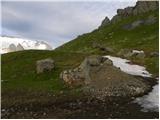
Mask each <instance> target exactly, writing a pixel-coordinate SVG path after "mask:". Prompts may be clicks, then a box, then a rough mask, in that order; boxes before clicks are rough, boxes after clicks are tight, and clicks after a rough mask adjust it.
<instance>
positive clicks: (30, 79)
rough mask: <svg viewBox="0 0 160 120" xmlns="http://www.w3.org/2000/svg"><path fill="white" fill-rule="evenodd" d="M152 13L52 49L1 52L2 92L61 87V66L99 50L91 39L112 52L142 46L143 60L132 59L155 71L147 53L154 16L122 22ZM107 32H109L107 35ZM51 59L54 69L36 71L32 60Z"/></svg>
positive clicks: (154, 42)
mask: <svg viewBox="0 0 160 120" xmlns="http://www.w3.org/2000/svg"><path fill="white" fill-rule="evenodd" d="M149 15H154V16H156V17H157V19H158V11H157V12H155V11H153V12H149V13H145V14H143V15H141V16H131V17H128V18H126V19H124V20H122V21H120V22H118V23H116V24H111V25H109V26H106V27H100V28H99V29H96V30H94V31H93V32H91V33H87V34H84V35H81V36H79V37H77V38H76V39H74V40H72V41H70V42H68V43H66V44H64V45H63V46H61V47H59V48H57V49H56V50H54V51H38V50H37V51H36V50H28V51H20V52H15V53H9V54H4V55H2V66H1V67H2V70H1V71H2V80H7V81H6V82H2V92H5V91H10V90H12V91H13V90H15V91H16V90H19V89H24V90H25V89H29V90H31V91H32V90H33V91H39V90H40V91H61V90H67V89H68V87H67V86H65V84H64V83H63V82H62V81H61V80H60V79H59V75H60V73H61V72H62V71H63V70H65V69H70V68H74V67H76V66H78V65H79V64H80V63H81V62H82V60H83V59H84V58H85V57H86V56H88V55H90V54H102V52H101V51H99V50H98V49H96V48H93V47H92V44H93V43H99V44H102V45H104V46H109V47H112V48H113V49H114V51H115V53H114V54H113V55H116V53H117V52H118V51H119V50H120V49H122V48H129V49H137V50H144V51H145V53H146V54H147V56H146V58H145V59H143V60H138V59H136V60H135V59H133V61H134V62H136V63H138V64H142V65H144V66H146V67H147V70H149V72H151V73H152V74H154V75H158V73H159V72H158V58H157V57H149V53H150V52H153V51H158V47H159V46H158V42H159V41H158V38H159V36H158V29H159V27H158V26H159V25H158V20H157V22H156V23H154V24H152V25H142V26H139V27H137V28H135V29H133V30H124V29H123V28H122V26H124V25H126V24H128V23H132V22H133V21H135V20H139V19H144V18H146V17H148V16H149ZM110 33H113V34H112V35H110ZM48 57H49V58H53V59H54V60H55V66H56V67H55V69H54V70H52V71H50V72H45V73H42V74H39V75H38V74H36V66H35V65H36V61H37V60H40V59H45V58H48Z"/></svg>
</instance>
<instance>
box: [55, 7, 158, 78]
mask: <svg viewBox="0 0 160 120" xmlns="http://www.w3.org/2000/svg"><path fill="white" fill-rule="evenodd" d="M150 15H153V16H155V17H156V18H157V19H158V18H159V17H158V10H157V11H153V12H148V13H145V14H142V15H141V16H131V17H128V18H126V19H124V20H122V21H120V22H118V23H116V24H114V25H110V26H106V27H102V28H100V29H97V30H95V31H93V32H92V33H88V34H84V35H81V36H79V37H78V38H76V39H75V40H73V41H70V42H68V43H66V44H64V45H63V46H61V47H59V48H57V49H56V50H57V51H77V52H85V53H88V52H89V53H98V54H100V51H98V50H97V49H96V48H93V47H92V44H93V43H99V44H102V45H104V46H109V47H112V48H113V49H114V50H115V54H114V55H116V53H117V52H118V51H119V50H120V49H123V48H129V49H137V50H144V51H145V53H146V54H147V57H146V58H145V59H143V60H138V59H133V61H134V62H136V63H138V64H142V65H145V66H146V67H147V69H148V70H149V71H150V72H151V73H153V74H155V75H158V58H156V57H153V58H151V57H149V53H150V52H153V51H159V50H158V49H159V46H158V43H159V36H158V34H159V23H158V20H157V22H156V23H154V24H151V25H141V26H138V27H136V28H135V29H133V30H124V29H123V28H122V26H124V25H126V24H128V23H132V22H133V21H136V20H141V19H145V18H147V17H148V16H150ZM110 34H112V35H110ZM77 46H78V47H77Z"/></svg>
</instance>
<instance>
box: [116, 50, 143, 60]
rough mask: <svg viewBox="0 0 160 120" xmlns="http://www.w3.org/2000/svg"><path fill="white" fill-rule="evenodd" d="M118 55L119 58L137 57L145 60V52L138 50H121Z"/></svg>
mask: <svg viewBox="0 0 160 120" xmlns="http://www.w3.org/2000/svg"><path fill="white" fill-rule="evenodd" d="M117 55H119V56H123V57H125V58H129V57H135V58H138V59H143V58H145V56H146V55H145V53H144V51H138V50H129V49H121V50H120V51H119V52H118V53H117Z"/></svg>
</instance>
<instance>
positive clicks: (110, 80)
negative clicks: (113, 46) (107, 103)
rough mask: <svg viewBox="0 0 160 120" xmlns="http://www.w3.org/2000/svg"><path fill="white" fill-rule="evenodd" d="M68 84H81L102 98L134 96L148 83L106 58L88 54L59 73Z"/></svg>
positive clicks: (142, 91) (145, 87)
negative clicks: (75, 66) (76, 64)
mask: <svg viewBox="0 0 160 120" xmlns="http://www.w3.org/2000/svg"><path fill="white" fill-rule="evenodd" d="M61 79H62V80H63V81H64V82H65V83H66V84H68V85H69V86H78V85H81V86H83V88H84V91H85V92H88V93H90V94H91V95H93V96H95V97H98V98H104V97H107V96H136V95H140V94H143V93H145V92H146V91H147V90H148V89H149V87H150V86H149V85H148V84H147V83H146V82H145V81H143V80H142V79H137V78H135V77H133V76H131V75H128V74H126V73H124V72H122V71H121V70H120V69H119V68H116V67H114V66H113V63H112V61H111V60H109V59H108V58H104V57H101V56H95V55H94V56H89V57H87V58H85V60H84V61H83V62H82V63H81V65H80V66H79V67H77V68H75V69H73V70H66V71H63V72H62V73H61Z"/></svg>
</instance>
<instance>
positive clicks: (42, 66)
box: [36, 58, 55, 74]
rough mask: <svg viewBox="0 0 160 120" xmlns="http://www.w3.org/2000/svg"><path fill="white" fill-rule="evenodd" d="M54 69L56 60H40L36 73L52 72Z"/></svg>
mask: <svg viewBox="0 0 160 120" xmlns="http://www.w3.org/2000/svg"><path fill="white" fill-rule="evenodd" d="M54 67H55V65H54V60H52V59H51V58H47V59H42V60H38V61H37V62H36V71H37V73H38V74H39V73H43V72H45V71H51V70H52V69H53V68H54Z"/></svg>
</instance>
